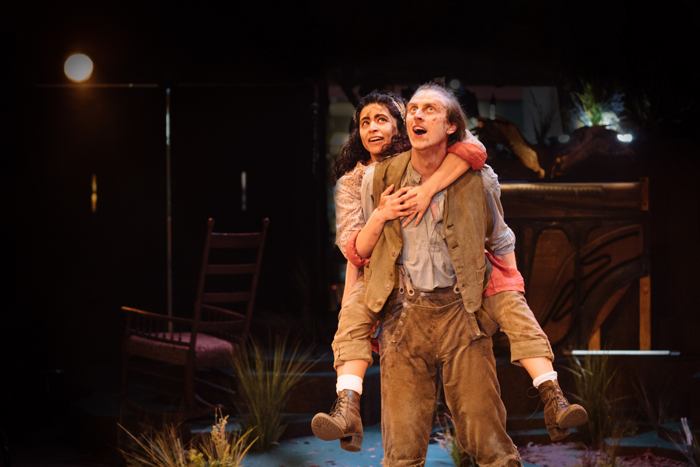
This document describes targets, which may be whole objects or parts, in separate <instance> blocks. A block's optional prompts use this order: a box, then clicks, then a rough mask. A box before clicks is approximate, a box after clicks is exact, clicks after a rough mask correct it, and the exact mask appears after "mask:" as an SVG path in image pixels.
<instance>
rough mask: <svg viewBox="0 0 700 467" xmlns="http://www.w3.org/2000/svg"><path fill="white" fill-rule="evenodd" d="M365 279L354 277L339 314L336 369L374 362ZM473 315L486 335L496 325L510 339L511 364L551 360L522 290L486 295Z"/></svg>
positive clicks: (373, 317)
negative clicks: (529, 360) (358, 363)
mask: <svg viewBox="0 0 700 467" xmlns="http://www.w3.org/2000/svg"><path fill="white" fill-rule="evenodd" d="M364 279H365V278H364V276H360V278H359V279H358V280H357V282H356V283H355V286H354V287H353V289H352V292H351V293H350V295H349V296H348V299H347V300H346V302H345V306H343V308H342V309H341V310H340V314H339V315H338V331H337V332H336V333H335V338H334V339H333V344H332V347H333V354H334V356H335V361H334V367H335V368H337V367H338V366H340V365H342V364H343V363H345V362H347V361H350V360H364V361H366V362H367V363H369V364H370V365H371V364H372V363H373V360H372V350H371V348H370V344H369V339H370V337H371V336H370V330H371V329H372V327H373V326H374V325H375V323H376V322H377V320H378V319H379V315H378V314H377V313H375V312H373V311H372V310H369V309H367V307H366V306H365V303H364V299H365V280H364ZM387 303H388V302H387ZM385 309H387V307H386V306H385ZM475 314H476V317H477V321H478V322H479V324H480V325H481V326H482V329H483V331H484V332H485V333H486V335H487V336H492V335H493V334H494V333H495V332H496V331H497V330H498V327H499V326H500V328H501V330H502V331H503V332H505V333H506V335H507V336H508V340H509V341H510V355H511V362H513V363H514V364H516V365H520V364H519V363H518V362H519V361H520V360H521V359H523V358H535V357H545V358H548V359H549V360H550V361H553V360H554V353H552V347H551V346H550V344H549V339H547V335H546V334H545V333H544V331H543V330H542V328H541V327H540V324H539V323H538V322H537V319H536V318H535V315H534V314H533V313H532V311H531V310H530V307H529V306H528V305H527V301H526V300H525V297H523V294H522V293H520V292H514V291H505V292H501V293H498V294H496V295H493V296H491V297H486V298H484V299H483V301H482V310H479V311H477V313H475Z"/></svg>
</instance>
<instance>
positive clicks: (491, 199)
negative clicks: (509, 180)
mask: <svg viewBox="0 0 700 467" xmlns="http://www.w3.org/2000/svg"><path fill="white" fill-rule="evenodd" d="M481 176H482V180H483V182H484V194H485V195H486V201H487V202H488V203H489V208H490V209H491V214H492V216H493V235H492V237H491V238H490V239H489V238H487V239H486V243H487V247H489V249H491V250H493V254H494V255H496V256H501V255H506V254H508V253H510V252H511V251H513V250H515V234H514V233H513V231H512V230H511V229H510V227H508V224H506V221H505V220H504V219H503V206H501V185H499V183H498V175H496V172H494V171H493V169H492V168H491V167H490V166H489V165H487V164H485V165H484V168H483V169H481Z"/></svg>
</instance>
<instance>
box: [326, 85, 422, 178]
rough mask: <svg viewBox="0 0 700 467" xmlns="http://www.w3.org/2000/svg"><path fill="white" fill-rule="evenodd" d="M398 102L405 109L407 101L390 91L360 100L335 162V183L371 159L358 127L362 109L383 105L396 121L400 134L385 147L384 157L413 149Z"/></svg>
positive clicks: (374, 93)
mask: <svg viewBox="0 0 700 467" xmlns="http://www.w3.org/2000/svg"><path fill="white" fill-rule="evenodd" d="M397 102H398V103H400V104H401V105H402V106H403V107H404V108H405V106H406V101H405V100H404V99H403V98H401V97H400V96H398V95H397V94H394V93H393V92H390V91H377V90H374V91H372V92H370V93H369V94H367V95H366V96H365V97H363V98H362V100H360V103H359V104H358V105H357V108H356V109H355V115H354V116H353V118H352V123H351V124H350V137H349V138H348V141H347V142H346V143H345V144H344V145H343V147H342V148H341V150H340V153H339V154H338V157H337V158H336V160H335V167H334V168H333V170H334V172H335V174H334V175H335V177H334V178H335V181H337V180H338V179H339V178H340V177H342V176H343V175H345V174H346V173H348V172H350V171H351V170H352V169H354V168H355V166H356V165H357V162H358V161H361V162H362V163H363V164H366V163H367V162H369V160H370V159H371V156H370V155H369V151H367V149H365V147H364V146H363V145H362V139H361V138H360V128H359V126H358V121H359V120H360V113H361V112H362V109H364V108H365V107H366V106H368V105H369V104H380V105H383V106H384V107H385V108H386V109H387V110H388V111H389V113H390V114H391V116H392V117H393V118H394V120H395V121H396V130H397V131H398V133H397V134H396V135H394V136H393V137H392V138H391V142H390V143H388V144H386V145H384V148H383V150H382V155H383V156H384V157H389V156H395V155H397V154H401V153H402V152H406V151H408V150H409V149H411V142H410V141H409V139H408V134H407V133H406V122H405V121H404V117H403V116H402V115H401V110H400V109H399V108H398V107H397V105H396V103H397Z"/></svg>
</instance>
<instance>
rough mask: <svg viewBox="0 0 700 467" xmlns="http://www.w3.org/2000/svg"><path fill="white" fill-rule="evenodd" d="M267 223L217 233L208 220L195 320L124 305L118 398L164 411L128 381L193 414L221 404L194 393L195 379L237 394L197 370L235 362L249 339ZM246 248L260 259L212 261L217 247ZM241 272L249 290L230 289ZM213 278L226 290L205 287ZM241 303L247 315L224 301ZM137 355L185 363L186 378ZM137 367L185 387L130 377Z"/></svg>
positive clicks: (153, 412) (135, 407)
mask: <svg viewBox="0 0 700 467" xmlns="http://www.w3.org/2000/svg"><path fill="white" fill-rule="evenodd" d="M268 224H269V220H268V219H264V220H263V223H262V231H261V232H257V233H238V234H236V233H213V232H212V229H213V227H214V220H213V219H209V222H208V228H207V237H206V241H205V244H204V254H203V257H202V269H201V274H200V278H199V286H198V289H197V298H196V301H195V304H194V314H193V316H192V319H186V318H176V317H168V316H165V315H162V314H157V313H150V312H147V311H142V310H137V309H134V308H128V307H122V310H123V311H124V312H125V313H126V317H127V322H126V331H125V333H124V341H123V346H122V385H121V392H120V394H119V397H118V398H119V399H120V401H121V402H122V403H123V404H124V405H125V406H127V407H128V408H130V409H132V410H135V411H137V412H142V413H143V412H145V413H147V414H151V415H163V412H162V411H160V410H153V409H152V408H150V409H149V408H147V407H145V406H144V405H143V404H139V403H137V402H135V401H133V400H130V399H129V398H128V397H127V395H128V393H127V389H128V386H132V387H139V388H140V389H146V390H148V391H151V392H153V393H157V394H160V395H161V396H166V397H168V398H171V400H174V399H172V398H180V400H183V399H184V404H183V405H182V406H181V410H180V412H179V413H178V416H179V417H182V418H192V417H197V416H200V415H204V414H205V413H208V412H211V411H213V410H215V409H216V408H217V407H219V406H216V405H213V404H211V403H209V402H207V401H205V400H204V399H203V398H202V397H200V396H199V395H198V394H197V393H196V392H195V382H197V383H201V384H205V385H208V386H210V387H214V388H216V389H219V390H222V391H225V392H228V393H233V391H231V390H230V389H228V388H224V387H221V386H219V385H217V384H214V383H212V382H210V381H205V380H203V379H201V378H197V377H196V371H197V369H198V368H203V367H211V368H215V367H225V366H230V364H231V357H232V355H233V354H234V352H236V351H237V350H238V348H239V346H241V345H245V342H244V341H245V337H246V336H247V334H248V330H249V328H250V320H251V317H252V313H253V305H254V303H255V292H256V290H257V285H258V277H259V274H260V263H261V259H262V253H263V248H264V246H265V235H266V233H267V227H268ZM244 249H248V250H253V251H252V252H251V253H252V254H253V255H254V257H255V258H256V259H255V262H254V263H251V262H247V263H243V264H241V263H237V264H231V263H232V261H228V262H227V264H219V263H217V264H210V262H209V261H210V253H211V252H213V250H244ZM255 250H257V251H255ZM224 253H225V252H224ZM229 254H231V253H229ZM232 254H234V255H238V256H240V255H241V254H243V252H241V251H235V252H232ZM212 276H239V277H238V278H233V277H224V278H219V279H218V281H217V280H216V278H214V277H212ZM240 276H249V278H250V279H251V281H250V286H249V289H248V290H244V291H235V292H233V291H231V289H232V288H233V287H232V286H233V283H235V282H240ZM222 279H223V283H222ZM212 281H214V282H218V284H217V285H219V286H224V288H226V289H227V291H223V292H222V291H220V290H217V291H216V292H206V291H205V288H206V289H207V290H209V289H210V287H206V286H207V285H209V282H212ZM241 302H247V303H246V307H245V314H243V313H240V312H236V311H232V310H229V309H226V308H222V307H221V306H220V305H221V304H235V303H241ZM133 356H139V357H145V358H148V359H150V360H156V361H160V362H165V363H167V364H170V365H178V366H182V367H184V381H183V379H180V378H176V377H174V376H172V373H171V374H167V373H163V372H162V371H161V372H158V371H154V370H153V369H151V370H146V369H143V368H139V367H138V366H136V365H133V364H132V360H133V359H132V358H131V357H133ZM134 372H140V373H146V374H150V375H151V376H156V377H158V378H165V380H161V381H167V383H168V384H167V386H168V389H180V391H179V392H173V391H170V390H168V389H163V388H162V387H161V388H159V387H150V386H145V385H143V384H139V383H137V382H133V381H132V382H130V381H128V379H129V376H130V373H134ZM132 379H133V378H132ZM129 383H131V384H129ZM182 389H184V391H182ZM183 393H184V396H183ZM182 409H184V410H182Z"/></svg>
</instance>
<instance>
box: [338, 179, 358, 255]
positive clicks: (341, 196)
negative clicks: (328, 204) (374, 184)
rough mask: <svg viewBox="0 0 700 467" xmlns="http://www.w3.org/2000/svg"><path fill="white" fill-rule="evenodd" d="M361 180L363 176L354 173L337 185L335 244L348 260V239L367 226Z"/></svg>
mask: <svg viewBox="0 0 700 467" xmlns="http://www.w3.org/2000/svg"><path fill="white" fill-rule="evenodd" d="M358 176H359V180H358ZM361 180H362V174H361V173H360V174H357V173H355V171H353V172H349V173H348V174H346V175H343V176H342V177H340V178H339V179H338V182H337V183H336V185H335V194H334V196H335V244H336V245H338V248H340V251H341V252H342V253H343V256H345V257H346V258H347V257H348V255H347V252H346V251H345V245H346V244H347V241H348V238H349V237H350V235H351V234H352V233H353V232H354V231H356V230H359V229H361V228H362V227H364V225H365V217H364V215H363V213H362V204H361V201H360V190H359V189H358V188H359V187H358V183H357V182H358V181H359V182H360V183H361Z"/></svg>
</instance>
